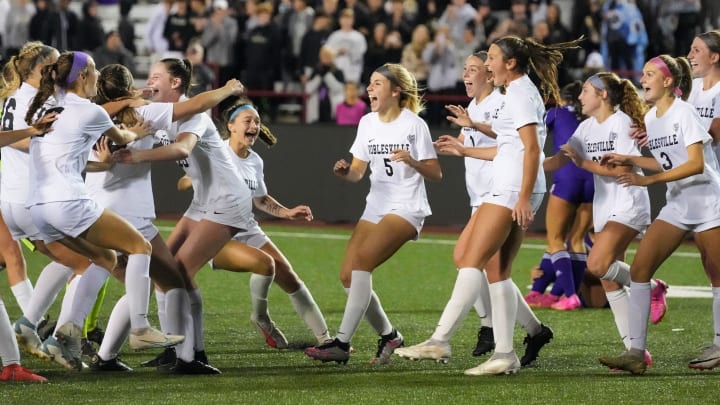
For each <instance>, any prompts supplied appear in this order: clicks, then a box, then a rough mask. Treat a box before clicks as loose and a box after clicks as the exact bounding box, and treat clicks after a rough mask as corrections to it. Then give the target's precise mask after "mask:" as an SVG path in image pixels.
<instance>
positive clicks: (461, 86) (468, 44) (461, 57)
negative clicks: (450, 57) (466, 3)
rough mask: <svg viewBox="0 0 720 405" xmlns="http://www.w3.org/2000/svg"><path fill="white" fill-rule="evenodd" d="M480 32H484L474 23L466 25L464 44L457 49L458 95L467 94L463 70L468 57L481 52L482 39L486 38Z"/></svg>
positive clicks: (456, 78)
mask: <svg viewBox="0 0 720 405" xmlns="http://www.w3.org/2000/svg"><path fill="white" fill-rule="evenodd" d="M479 31H482V27H477V26H475V23H474V22H473V21H470V22H468V23H467V24H465V29H464V30H463V38H462V42H460V43H459V44H458V45H457V48H455V58H456V61H455V67H456V68H457V71H456V73H455V80H456V81H455V91H456V92H457V93H458V94H465V81H464V80H463V70H464V69H465V60H466V59H467V55H473V54H475V52H477V51H478V50H480V44H481V43H480V38H484V37H483V36H482V34H480V33H479Z"/></svg>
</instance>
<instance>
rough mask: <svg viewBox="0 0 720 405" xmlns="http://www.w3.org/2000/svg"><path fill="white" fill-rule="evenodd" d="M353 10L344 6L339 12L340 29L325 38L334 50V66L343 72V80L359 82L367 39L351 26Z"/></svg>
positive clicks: (353, 16) (353, 15) (353, 17)
mask: <svg viewBox="0 0 720 405" xmlns="http://www.w3.org/2000/svg"><path fill="white" fill-rule="evenodd" d="M354 19H355V12H354V11H353V10H352V9H350V8H346V9H344V10H343V11H342V13H340V29H338V30H336V31H334V32H333V33H332V34H330V36H329V37H328V39H327V45H328V46H329V47H331V48H332V49H334V50H335V52H336V53H335V66H337V67H338V69H340V70H341V71H342V72H343V76H344V77H345V80H351V81H354V82H360V78H361V75H362V69H363V59H364V57H365V52H366V51H367V41H366V40H365V37H364V36H363V34H361V33H360V31H358V30H356V29H354V28H353V23H354Z"/></svg>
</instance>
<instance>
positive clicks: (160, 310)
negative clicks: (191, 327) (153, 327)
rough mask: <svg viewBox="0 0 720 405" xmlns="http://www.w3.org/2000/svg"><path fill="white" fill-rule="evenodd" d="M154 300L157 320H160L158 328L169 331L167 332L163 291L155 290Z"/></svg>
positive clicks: (165, 331)
mask: <svg viewBox="0 0 720 405" xmlns="http://www.w3.org/2000/svg"><path fill="white" fill-rule="evenodd" d="M155 302H156V303H157V315H158V320H159V321H160V330H161V331H163V332H164V333H166V334H167V333H170V332H168V320H167V312H165V309H166V308H167V304H166V301H165V293H164V292H162V291H160V290H155Z"/></svg>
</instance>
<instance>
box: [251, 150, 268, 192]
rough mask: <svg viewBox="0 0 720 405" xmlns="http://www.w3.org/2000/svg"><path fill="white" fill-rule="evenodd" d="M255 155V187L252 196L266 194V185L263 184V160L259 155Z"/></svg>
mask: <svg viewBox="0 0 720 405" xmlns="http://www.w3.org/2000/svg"><path fill="white" fill-rule="evenodd" d="M255 156H256V157H257V170H256V171H255V176H256V177H255V178H256V179H257V188H256V189H255V193H254V195H253V197H262V196H264V195H267V194H268V191H267V186H266V185H265V162H263V160H262V158H261V157H260V156H259V155H255Z"/></svg>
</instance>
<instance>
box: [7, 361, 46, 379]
mask: <svg viewBox="0 0 720 405" xmlns="http://www.w3.org/2000/svg"><path fill="white" fill-rule="evenodd" d="M0 381H8V382H47V378H45V377H43V376H39V375H37V374H35V373H33V372H32V371H30V370H28V369H26V368H25V367H23V366H21V365H19V364H10V365H9V366H5V367H3V369H2V373H0Z"/></svg>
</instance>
